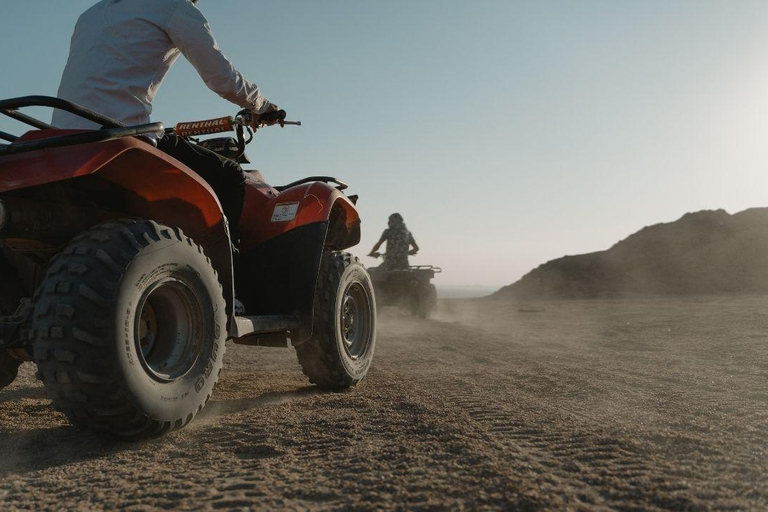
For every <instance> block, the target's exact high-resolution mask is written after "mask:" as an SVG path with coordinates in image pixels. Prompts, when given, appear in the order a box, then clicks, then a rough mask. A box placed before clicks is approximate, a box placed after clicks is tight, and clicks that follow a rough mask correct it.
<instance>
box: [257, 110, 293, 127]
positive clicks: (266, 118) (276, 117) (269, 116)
mask: <svg viewBox="0 0 768 512" xmlns="http://www.w3.org/2000/svg"><path fill="white" fill-rule="evenodd" d="M286 115H287V114H286V113H285V110H273V111H271V112H264V113H263V114H258V116H259V123H263V124H270V123H280V122H281V121H285V116H286Z"/></svg>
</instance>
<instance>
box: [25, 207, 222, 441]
mask: <svg viewBox="0 0 768 512" xmlns="http://www.w3.org/2000/svg"><path fill="white" fill-rule="evenodd" d="M225 309H226V308H225V302H224V298H223V294H222V289H221V285H220V284H219V281H218V277H217V275H216V272H215V270H214V269H213V267H212V266H211V263H210V260H209V259H208V258H207V257H206V256H205V254H204V253H203V250H202V248H201V247H200V246H198V245H197V244H195V242H194V241H193V240H191V239H190V238H187V237H186V236H185V235H184V234H183V233H182V231H181V230H180V229H177V228H172V227H168V226H164V225H162V224H158V223H156V222H152V221H148V220H134V219H129V220H121V221H114V222H108V223H106V224H102V225H100V226H97V227H95V228H93V229H90V230H88V231H86V232H85V233H83V234H81V235H79V236H78V237H77V238H75V239H74V240H73V241H72V242H71V243H70V245H69V246H68V247H67V248H66V249H65V250H64V251H63V252H62V253H61V254H60V255H58V256H57V257H56V258H54V260H53V261H52V262H51V264H50V266H49V269H48V272H47V274H46V277H45V280H44V281H43V283H42V285H41V286H40V288H39V290H38V293H37V295H36V297H35V308H34V313H33V316H32V343H33V350H34V355H35V362H36V363H37V365H38V369H39V373H40V376H41V378H42V380H43V382H44V384H45V388H46V391H47V393H48V394H49V395H50V397H51V399H52V401H53V404H54V406H55V407H57V408H58V409H60V410H61V411H63V412H64V413H66V415H67V416H68V417H69V419H70V421H71V422H72V423H73V424H75V425H80V426H84V427H88V428H94V429H99V430H103V431H106V432H107V433H109V434H111V435H114V436H117V437H120V438H128V439H137V438H143V437H150V436H153V435H158V434H160V433H163V432H167V431H169V430H173V429H177V428H181V427H183V426H184V425H186V424H187V423H189V422H190V421H191V420H192V418H193V417H194V416H195V415H196V414H197V413H198V412H199V411H200V410H202V408H203V406H204V405H205V404H206V402H207V401H208V399H209V398H210V396H211V393H212V391H213V387H214V385H215V383H216V381H217V380H218V376H219V372H220V371H221V367H222V360H223V356H224V348H225V347H224V343H225V339H226V332H227V331H226V321H227V317H226V313H225Z"/></svg>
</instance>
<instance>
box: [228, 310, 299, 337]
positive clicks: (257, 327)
mask: <svg viewBox="0 0 768 512" xmlns="http://www.w3.org/2000/svg"><path fill="white" fill-rule="evenodd" d="M298 328H299V319H298V318H296V317H295V316H293V315H265V316H236V317H235V333H234V335H235V338H242V337H243V336H251V335H257V334H272V333H287V332H290V331H295V330H296V329H298Z"/></svg>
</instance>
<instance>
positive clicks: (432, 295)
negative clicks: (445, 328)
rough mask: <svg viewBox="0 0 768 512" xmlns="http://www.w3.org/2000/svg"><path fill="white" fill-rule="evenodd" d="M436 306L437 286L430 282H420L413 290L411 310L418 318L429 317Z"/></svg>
mask: <svg viewBox="0 0 768 512" xmlns="http://www.w3.org/2000/svg"><path fill="white" fill-rule="evenodd" d="M436 307H437V288H435V285H433V284H432V283H420V284H419V285H418V286H417V287H416V289H415V290H414V298H413V304H412V305H411V312H412V313H413V314H414V315H416V316H418V317H419V318H429V316H430V315H431V314H432V312H433V311H434V310H435V308H436Z"/></svg>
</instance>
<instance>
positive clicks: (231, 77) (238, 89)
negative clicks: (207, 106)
mask: <svg viewBox="0 0 768 512" xmlns="http://www.w3.org/2000/svg"><path fill="white" fill-rule="evenodd" d="M166 33H167V34H168V37H170V38H171V41H173V44H175V45H176V47H177V48H178V49H179V51H181V53H182V54H183V55H184V57H186V59H187V60H188V61H189V62H190V64H192V66H194V68H195V69H196V70H197V72H198V73H199V74H200V77H201V78H202V79H203V81H204V82H205V85H207V86H208V88H210V89H211V90H212V91H213V92H215V93H216V94H218V95H219V96H221V97H222V98H224V99H226V100H229V101H231V102H232V103H234V104H236V105H239V106H240V107H242V108H247V109H250V110H252V111H254V112H256V113H258V114H261V113H263V112H265V111H266V110H267V109H268V108H269V105H270V103H269V102H268V101H267V100H266V98H264V96H263V95H262V94H261V91H260V90H259V88H258V87H257V86H256V85H255V84H252V83H251V82H249V81H248V80H246V79H245V78H244V77H243V75H241V74H240V72H239V71H237V70H236V69H235V67H234V66H233V65H232V63H231V62H229V60H228V59H227V58H226V57H225V56H224V54H223V53H222V51H221V48H219V45H218V43H216V39H215V38H214V37H213V33H212V32H211V27H210V25H209V24H208V20H207V19H206V18H205V16H203V13H201V12H200V11H199V10H198V8H197V7H195V5H194V4H192V3H191V2H179V3H178V5H177V7H176V9H175V10H174V12H173V15H172V16H171V18H170V20H169V22H168V27H167V30H166Z"/></svg>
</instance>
